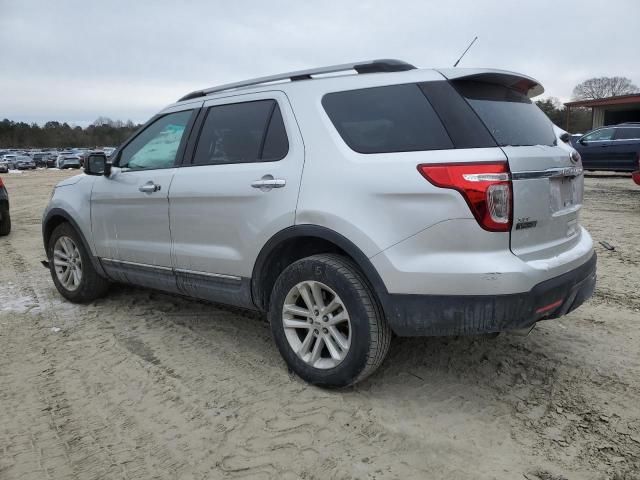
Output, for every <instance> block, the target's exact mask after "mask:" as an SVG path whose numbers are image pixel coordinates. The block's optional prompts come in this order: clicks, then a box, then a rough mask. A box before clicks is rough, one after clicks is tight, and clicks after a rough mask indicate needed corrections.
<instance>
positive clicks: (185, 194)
mask: <svg viewBox="0 0 640 480" xmlns="http://www.w3.org/2000/svg"><path fill="white" fill-rule="evenodd" d="M200 123H201V126H200V127H199V128H200V131H199V134H198V135H195V132H194V135H193V137H194V138H197V144H196V142H195V141H194V142H192V144H191V145H190V146H189V149H188V153H187V155H188V157H189V158H188V159H186V160H185V164H184V165H183V168H180V169H179V170H178V172H177V173H176V175H175V177H174V180H173V183H172V185H171V190H170V192H169V212H170V214H169V215H170V224H171V235H172V240H173V263H174V267H175V272H176V275H177V279H178V286H179V287H180V289H181V290H182V291H183V292H184V293H186V294H188V295H191V296H195V297H199V298H205V299H209V300H213V301H217V302H221V303H230V304H233V305H245V306H251V297H250V289H249V279H250V277H251V273H252V270H253V265H254V263H255V260H256V257H257V255H258V253H259V252H260V249H261V248H262V246H263V245H264V244H265V243H266V242H267V241H268V240H269V239H270V238H271V237H272V236H273V235H274V234H275V233H277V232H279V231H280V230H282V229H284V228H286V227H289V226H292V225H293V224H294V222H295V212H296V203H297V199H298V192H299V188H300V177H301V175H302V168H303V165H304V146H303V143H302V138H301V136H300V132H299V130H298V126H297V123H296V121H295V118H294V116H293V112H292V110H291V106H290V105H289V101H288V100H287V97H286V95H285V94H284V93H283V92H280V91H271V92H261V93H256V94H248V95H236V96H231V97H225V98H220V99H215V100H209V101H207V102H205V105H204V108H203V120H202V121H201V122H200Z"/></svg>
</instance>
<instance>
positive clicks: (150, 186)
mask: <svg viewBox="0 0 640 480" xmlns="http://www.w3.org/2000/svg"><path fill="white" fill-rule="evenodd" d="M161 189H162V185H158V184H156V183H153V181H152V180H149V181H148V182H147V183H145V184H144V185H140V186H139V187H138V190H140V191H141V192H142V193H154V192H159V191H160V190H161Z"/></svg>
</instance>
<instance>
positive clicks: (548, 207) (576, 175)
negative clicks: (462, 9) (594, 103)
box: [454, 80, 583, 261]
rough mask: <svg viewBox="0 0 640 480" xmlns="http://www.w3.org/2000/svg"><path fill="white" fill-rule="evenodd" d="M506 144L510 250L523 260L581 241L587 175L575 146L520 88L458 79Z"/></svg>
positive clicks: (493, 132)
mask: <svg viewBox="0 0 640 480" xmlns="http://www.w3.org/2000/svg"><path fill="white" fill-rule="evenodd" d="M454 83H455V86H456V88H457V89H458V91H459V92H460V93H461V94H462V95H463V96H464V97H465V98H466V100H467V102H468V103H469V104H470V105H471V107H472V108H473V110H474V111H475V112H476V114H477V115H478V116H479V117H480V119H481V120H482V121H483V122H484V124H485V126H486V127H487V129H488V130H489V132H490V133H491V135H492V136H493V137H494V139H495V140H496V143H497V144H498V145H499V146H500V147H501V148H502V150H503V151H504V153H505V155H506V156H507V159H508V162H509V169H510V171H511V174H512V178H513V228H512V231H511V250H512V251H513V253H514V254H516V255H518V256H519V257H521V258H523V259H524V260H525V261H528V260H534V259H537V258H550V257H553V256H555V255H557V254H559V253H561V252H563V251H565V250H567V249H569V248H571V247H572V246H573V245H575V243H577V241H578V237H579V235H580V229H579V228H578V212H579V210H580V208H581V204H582V189H583V176H582V174H581V173H582V168H581V166H580V165H577V164H576V163H574V161H573V160H572V158H571V155H570V154H571V151H572V149H571V148H570V147H568V146H566V145H565V144H563V143H562V142H558V139H557V138H556V135H555V133H554V131H553V126H552V123H551V122H550V121H549V119H548V118H547V117H546V115H545V114H544V113H543V112H542V111H541V110H540V109H539V108H538V107H537V106H536V105H535V104H533V103H532V102H531V100H530V99H529V98H528V97H527V96H526V95H525V94H523V93H522V92H521V91H518V90H516V89H515V88H509V87H508V86H505V85H498V84H492V83H487V82H481V81H469V80H462V81H456V82H454Z"/></svg>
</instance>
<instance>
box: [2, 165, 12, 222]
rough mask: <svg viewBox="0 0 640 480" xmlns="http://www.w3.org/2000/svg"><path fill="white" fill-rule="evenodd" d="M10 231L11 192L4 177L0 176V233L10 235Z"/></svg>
mask: <svg viewBox="0 0 640 480" xmlns="http://www.w3.org/2000/svg"><path fill="white" fill-rule="evenodd" d="M9 232H11V214H10V212H9V193H8V192H7V189H6V187H5V186H4V183H3V182H2V177H0V235H9Z"/></svg>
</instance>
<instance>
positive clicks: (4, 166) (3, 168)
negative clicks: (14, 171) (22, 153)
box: [0, 160, 9, 173]
mask: <svg viewBox="0 0 640 480" xmlns="http://www.w3.org/2000/svg"><path fill="white" fill-rule="evenodd" d="M7 172H9V164H8V163H7V161H6V160H0V173H7Z"/></svg>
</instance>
